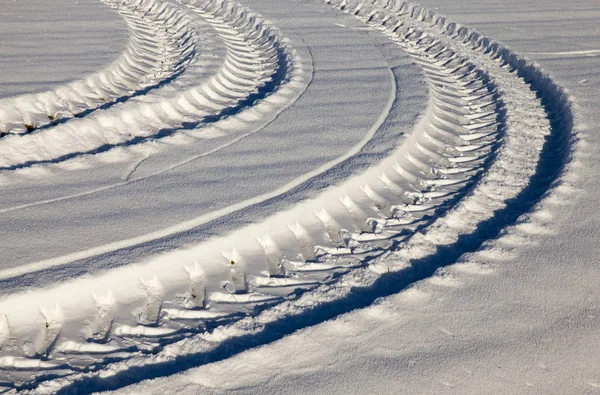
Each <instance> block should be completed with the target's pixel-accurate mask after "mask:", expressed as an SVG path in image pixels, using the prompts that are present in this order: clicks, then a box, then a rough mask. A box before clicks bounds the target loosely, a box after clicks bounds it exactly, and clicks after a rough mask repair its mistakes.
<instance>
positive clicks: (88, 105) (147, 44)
mask: <svg viewBox="0 0 600 395" xmlns="http://www.w3.org/2000/svg"><path fill="white" fill-rule="evenodd" d="M104 2H105V3H106V4H108V5H109V6H111V7H113V8H115V9H116V10H117V11H118V12H119V13H120V14H121V16H122V17H123V19H124V20H125V21H126V23H127V25H128V27H129V30H130V41H129V44H128V46H127V48H126V49H125V51H124V52H123V53H122V54H121V55H120V57H119V58H118V59H117V60H116V61H114V62H113V63H111V64H110V65H109V66H108V67H107V68H106V69H104V70H102V71H99V72H97V73H95V74H93V75H90V76H88V77H86V78H84V79H81V80H77V81H73V82H71V83H69V84H67V85H63V86H59V87H57V88H55V89H53V90H51V91H47V92H42V93H37V94H31V95H23V96H19V97H15V98H7V99H2V100H0V137H3V136H7V135H9V134H25V133H32V132H34V131H36V130H37V129H40V128H44V127H49V126H52V125H54V124H57V123H63V122H65V121H68V120H69V119H72V118H73V117H81V116H84V115H86V114H88V113H89V112H91V111H93V110H94V109H98V108H107V107H109V106H110V105H112V104H114V103H115V102H118V101H123V100H126V99H128V98H130V97H132V96H136V95H140V94H143V93H144V92H146V91H148V90H149V89H152V88H155V87H158V86H160V85H162V84H165V83H167V82H168V81H170V80H172V79H173V78H175V77H176V76H177V75H179V74H181V73H182V72H183V71H184V70H185V68H186V66H187V65H188V64H189V63H190V61H191V60H192V59H193V58H194V56H195V53H196V50H197V49H196V46H195V42H196V39H195V38H194V35H195V32H194V30H193V27H192V26H191V20H190V19H189V18H188V17H187V16H185V15H184V14H183V13H182V12H181V10H179V9H178V8H177V7H175V6H173V5H172V4H169V3H167V2H165V3H162V4H159V3H157V2H154V1H151V0H128V1H116V0H105V1H104Z"/></svg>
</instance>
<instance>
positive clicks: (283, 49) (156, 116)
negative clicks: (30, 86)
mask: <svg viewBox="0 0 600 395" xmlns="http://www.w3.org/2000/svg"><path fill="white" fill-rule="evenodd" d="M149 3H150V6H149V8H150V10H154V11H155V12H156V13H157V14H158V15H160V17H161V19H158V20H157V24H159V25H160V24H161V23H162V22H161V20H162V19H165V20H167V21H171V22H172V23H173V26H172V28H171V29H173V30H174V31H176V32H181V31H184V32H185V33H183V34H181V39H180V40H181V41H183V44H184V45H186V46H189V48H188V49H184V50H183V51H184V53H185V54H189V55H192V56H194V55H197V56H199V57H200V58H201V59H202V53H200V52H198V51H196V50H195V41H196V40H197V38H196V36H197V33H194V34H192V33H191V32H189V31H188V30H189V28H190V25H191V21H192V20H194V19H196V20H198V19H200V20H203V21H205V22H206V23H208V24H209V25H210V26H211V27H212V29H214V31H215V32H216V36H218V39H219V40H221V41H222V44H223V47H224V48H223V49H224V52H225V53H224V54H223V55H222V58H221V59H219V56H218V53H219V51H218V50H213V51H212V53H213V55H215V54H217V60H220V62H219V63H220V64H219V68H218V70H214V67H211V66H212V64H213V62H214V61H211V60H209V62H208V65H205V64H204V63H202V64H200V67H192V66H191V65H190V66H188V67H187V69H186V70H185V71H186V72H187V74H186V75H185V76H181V77H180V80H184V81H185V82H183V83H180V84H177V83H174V84H166V85H165V86H161V87H159V88H158V90H157V91H148V92H146V93H145V94H143V95H140V96H138V97H134V98H132V99H131V100H127V101H125V102H123V103H118V104H116V105H114V106H111V107H110V108H107V109H105V110H103V111H97V112H93V113H91V114H86V116H83V117H82V118H81V119H76V120H73V121H71V122H68V123H65V124H59V125H56V126H53V127H51V128H46V129H43V130H38V131H35V132H34V133H28V134H17V133H12V134H11V135H7V136H6V137H4V138H3V139H0V149H1V150H2V152H3V153H4V155H3V156H2V158H0V170H3V171H10V170H15V169H20V168H24V167H30V166H34V165H41V164H54V163H58V162H61V161H65V160H68V159H72V158H75V157H78V156H81V155H92V154H98V153H102V152H106V151H108V150H110V149H113V148H115V147H124V146H131V145H136V144H140V143H142V142H146V141H148V140H156V139H160V138H164V137H167V136H171V135H173V134H176V133H178V132H180V131H185V130H193V129H197V128H200V127H202V126H206V125H208V124H213V123H215V122H218V121H220V120H223V119H225V118H227V117H230V116H232V115H236V114H238V113H240V112H242V111H243V110H244V109H245V108H248V107H251V106H252V105H253V104H254V103H255V102H256V101H258V100H262V99H265V98H267V96H269V95H270V94H272V93H273V92H275V91H276V90H277V89H278V88H279V87H280V86H281V85H282V84H283V83H284V82H286V81H289V80H291V79H292V78H294V75H292V74H293V73H292V71H293V67H294V66H293V57H294V55H293V53H292V52H291V49H290V48H288V46H287V45H286V44H285V43H283V42H282V41H281V38H280V37H279V36H278V35H277V33H276V32H275V31H273V30H272V28H271V27H269V26H267V25H264V24H263V23H262V22H261V21H258V20H256V17H254V16H251V15H249V14H248V13H247V12H246V11H245V10H244V9H243V8H241V7H228V8H226V9H220V8H218V7H217V8H211V5H210V4H202V5H200V6H196V5H195V4H196V2H189V3H186V4H185V5H184V6H178V7H177V6H175V5H173V4H172V3H169V2H160V1H153V2H152V1H150V2H149ZM180 7H181V8H180ZM172 9H173V10H172ZM182 10H186V12H185V13H184V12H183V11H182ZM165 13H166V15H164V14H165ZM167 30H168V28H167ZM159 38H160V36H159ZM159 42H160V40H159ZM177 45H179V44H177ZM193 60H197V59H193ZM193 60H190V61H189V62H191V61H193ZM161 62H162V63H165V62H166V61H165V60H162V61H161ZM187 62H188V61H187V60H185V61H184V63H187ZM206 66H208V67H206ZM168 68H169V69H170V70H177V65H173V64H169V65H168ZM196 68H197V69H198V70H195V69H196ZM189 69H193V70H191V71H190V70H189ZM207 71H208V73H207ZM213 71H214V73H212V72H213ZM179 82H180V81H179ZM111 86H112V87H116V85H111ZM292 96H293V95H292ZM9 100H13V101H16V102H20V101H23V100H25V99H23V98H22V97H20V98H17V99H9ZM56 102H58V101H56ZM29 109H30V110H29V111H30V112H29V115H27V116H32V115H31V114H32V112H31V111H33V110H32V109H31V106H29ZM22 112H25V111H22ZM44 112H45V113H46V114H42V115H40V117H41V118H46V119H47V118H48V116H47V111H44ZM13 113H14V112H13ZM257 117H260V114H254V115H251V114H246V118H249V120H252V119H253V118H257ZM21 123H23V122H21ZM25 123H27V122H25ZM33 124H36V125H37V123H36V122H33ZM31 131H32V132H33V130H31Z"/></svg>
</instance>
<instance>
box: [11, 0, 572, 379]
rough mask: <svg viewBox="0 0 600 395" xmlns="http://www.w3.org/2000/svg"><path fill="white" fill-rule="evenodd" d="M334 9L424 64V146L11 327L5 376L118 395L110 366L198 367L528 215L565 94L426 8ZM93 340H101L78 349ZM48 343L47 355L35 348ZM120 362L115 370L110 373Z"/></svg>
mask: <svg viewBox="0 0 600 395" xmlns="http://www.w3.org/2000/svg"><path fill="white" fill-rule="evenodd" d="M326 2H327V3H328V4H330V5H331V6H334V7H336V8H338V9H340V10H342V11H344V12H347V13H350V14H352V15H355V16H356V17H358V18H360V19H361V20H363V21H364V22H365V23H367V24H369V25H370V26H371V27H373V28H376V29H379V30H380V31H381V32H382V33H383V34H386V35H387V36H388V37H389V38H390V39H391V40H393V41H394V42H396V43H397V44H398V45H399V46H400V47H401V48H402V49H404V50H405V51H407V52H408V53H410V54H411V55H412V56H413V57H414V59H415V62H417V63H418V64H419V65H420V66H421V67H422V68H423V70H424V74H425V77H426V79H427V80H428V82H429V84H430V92H431V101H430V105H429V108H428V110H427V113H426V114H425V115H424V117H423V119H422V120H421V122H419V124H417V125H416V127H415V130H414V131H413V134H412V135H411V136H410V137H409V138H407V139H406V140H405V141H404V142H403V145H402V146H401V147H400V148H399V149H398V151H397V152H396V153H395V154H394V155H393V156H392V157H391V158H389V159H387V160H385V161H384V162H382V163H381V164H380V165H379V166H377V167H375V168H373V169H371V170H369V171H367V172H366V173H365V174H363V175H360V176H357V177H355V178H353V179H351V180H349V181H348V182H346V183H344V184H343V185H341V186H339V187H336V188H333V189H331V190H329V191H326V192H324V193H323V194H322V195H321V196H320V197H319V199H317V200H315V201H310V202H306V203H303V204H301V205H299V206H298V207H296V208H294V209H292V210H290V212H287V213H283V214H280V215H278V216H275V217H274V218H273V219H270V220H267V221H266V222H265V224H263V225H260V226H255V227H254V228H250V229H249V230H248V231H246V232H245V233H244V232H243V231H240V232H239V233H237V234H234V235H231V236H230V238H229V239H227V240H226V244H228V245H234V246H235V247H236V248H235V249H234V250H232V251H230V250H225V252H223V249H222V246H223V245H225V243H216V244H213V247H211V245H206V247H205V248H199V249H196V250H194V251H191V252H189V253H185V252H184V253H178V254H177V256H174V260H177V262H180V264H179V266H180V267H179V268H178V269H177V270H175V268H174V267H173V266H172V265H171V266H170V267H169V270H168V272H167V271H165V269H164V263H165V262H161V261H160V260H157V261H156V262H155V263H150V264H148V265H144V266H139V267H137V268H136V269H135V270H134V271H133V272H131V271H130V273H129V274H128V275H124V276H122V277H120V278H119V281H120V283H119V284H111V287H110V290H109V292H108V294H107V296H106V297H104V296H101V297H100V296H97V295H94V296H93V297H92V298H91V300H92V301H93V306H91V307H90V306H87V304H89V303H87V302H85V301H83V302H82V301H77V302H76V303H75V304H74V305H73V306H71V305H68V303H67V304H65V305H57V306H56V308H55V309H54V310H51V311H44V312H43V313H44V316H45V328H42V329H41V330H40V329H37V332H36V329H33V332H28V331H29V330H32V329H27V330H25V331H21V332H20V333H18V332H19V331H13V330H11V329H9V326H8V324H2V322H1V321H0V334H2V335H1V336H0V338H2V339H6V340H4V344H6V345H5V347H4V348H3V349H2V353H3V354H4V355H7V356H5V357H3V358H0V364H1V365H2V366H3V368H4V369H13V370H16V369H21V373H20V377H21V380H23V381H29V382H30V384H29V385H31V386H32V387H35V386H37V385H38V384H39V381H37V379H35V377H34V376H35V375H36V374H37V372H39V371H40V369H41V370H42V371H49V370H53V371H54V372H55V374H57V375H65V378H64V379H57V380H54V381H52V382H49V383H48V384H44V385H45V386H46V387H44V388H59V387H65V388H66V390H68V389H69V386H70V385H77V383H79V384H81V382H82V381H83V382H85V383H87V384H90V383H92V384H96V385H97V386H98V387H99V388H102V380H104V378H99V375H98V370H99V369H100V370H101V371H102V375H104V377H107V376H108V377H109V376H111V375H121V374H123V375H125V374H126V373H123V372H126V371H127V370H128V369H132V368H133V367H137V368H140V369H143V368H144V367H146V366H147V365H148V364H165V363H170V361H173V360H175V358H180V357H181V356H182V355H201V356H202V355H206V356H207V358H208V360H210V358H211V357H210V356H212V355H218V350H219V348H220V347H221V346H222V345H223V347H227V344H224V343H225V342H226V341H228V340H232V339H238V338H241V337H244V336H252V335H253V334H260V333H262V332H263V331H264V330H265V328H268V327H269V325H273V324H274V323H276V322H281V321H285V320H294V319H295V317H298V316H301V315H302V314H305V313H306V312H308V311H310V310H311V309H314V308H315V306H317V305H320V304H325V305H326V304H327V303H333V302H335V301H339V300H344V298H349V295H351V294H352V290H353V289H355V288H357V287H359V288H362V289H367V290H368V289H369V288H370V287H373V285H374V284H375V283H376V282H377V281H378V280H379V279H380V278H381V276H382V274H384V273H390V272H400V271H403V270H408V269H409V268H411V266H412V265H413V264H416V263H418V262H419V261H420V260H423V259H424V258H427V257H430V256H435V254H436V253H438V252H439V251H441V250H442V249H443V248H446V247H449V246H453V245H454V244H456V243H457V242H458V240H459V239H460V238H461V237H462V236H464V235H469V234H471V233H473V232H475V231H476V230H477V228H478V226H479V224H481V223H484V222H486V221H489V220H490V219H492V218H493V217H494V215H495V214H496V213H498V212H501V211H502V210H504V209H505V208H506V207H508V206H510V205H512V206H515V205H516V206H519V204H520V202H519V201H518V199H519V196H520V195H521V193H522V191H523V190H524V189H525V188H527V187H528V185H529V183H530V182H531V180H532V179H533V178H535V177H536V174H537V172H538V166H539V164H540V160H541V157H540V155H541V153H542V152H543V150H544V145H545V142H546V139H547V138H549V137H551V136H552V134H553V133H556V131H553V127H555V126H556V124H553V123H551V121H550V116H551V115H555V114H554V113H552V112H554V111H558V112H560V111H564V112H565V116H566V115H568V111H569V110H568V109H567V108H560V103H562V102H563V101H564V98H561V97H560V95H561V91H560V89H559V88H558V87H556V86H555V85H553V83H552V82H551V81H548V80H547V79H545V77H544V76H543V75H542V74H541V73H540V72H539V71H538V70H537V69H535V68H533V67H532V66H530V65H528V64H527V63H525V62H524V61H523V60H521V59H520V58H519V57H518V56H517V55H515V54H514V53H512V52H510V51H508V50H506V49H505V48H502V47H501V46H500V45H498V44H496V43H494V42H492V41H491V40H489V39H487V38H485V37H483V36H481V35H480V34H479V33H477V32H474V31H473V30H470V29H468V28H465V27H462V26H459V25H457V24H455V23H453V22H449V21H447V20H446V19H445V18H443V17H440V16H438V15H436V14H435V13H433V12H431V11H429V10H426V9H423V8H421V7H419V6H417V5H414V4H408V3H403V2H400V1H394V0H375V1H373V0H356V1H347V0H343V1H338V0H327V1H326ZM219 4H220V3H219ZM232 48H235V49H238V47H237V46H235V45H232ZM239 49H240V50H241V49H242V48H239ZM524 75H526V76H527V78H528V79H527V80H525V79H524V77H523V76H524ZM538 96H539V97H538ZM515 210H517V211H518V210H520V209H519V208H518V207H516V208H515ZM260 232H264V233H265V235H264V237H259V238H258V239H257V240H256V241H248V235H249V234H252V235H255V234H257V233H260ZM201 247H202V246H201ZM211 248H212V250H211ZM220 255H222V256H221V259H220V260H218V259H214V257H215V256H220ZM168 262H169V263H170V264H172V263H173V260H168ZM199 262H201V263H202V264H200V263H199ZM121 273H122V274H124V273H125V271H122V272H121ZM127 276H129V277H127ZM109 278H113V277H110V274H108V275H107V277H106V278H105V277H103V276H100V277H98V279H97V281H106V280H107V279H109ZM140 279H143V280H140ZM82 284H83V283H82ZM135 284H137V285H135ZM68 289H69V288H68V286H66V287H65V290H68ZM79 289H81V285H80V286H79V287H76V286H74V287H73V289H72V291H73V292H77V291H78V290H79ZM132 289H135V291H133V292H132ZM16 302H18V300H15V301H14V302H13V303H16ZM273 305H274V306H273ZM134 306H135V307H134ZM75 307H77V308H79V309H81V311H82V312H84V313H82V314H88V316H87V317H88V318H87V322H85V323H84V322H82V321H72V320H73V319H72V318H71V319H70V320H71V321H68V322H66V321H62V319H61V317H62V314H61V311H62V310H64V309H67V310H72V309H73V308H75ZM92 313H93V314H92ZM82 333H83V334H84V337H85V339H86V340H76V338H77V336H75V335H74V334H79V336H81V334H82ZM24 334H25V335H24ZM32 334H33V335H35V339H36V340H35V341H33V343H32V344H33V346H29V347H25V346H26V344H29V343H25V344H24V343H23V341H22V339H23V338H26V337H27V335H28V336H29V337H30V338H31V336H32ZM24 349H26V350H29V354H28V355H29V356H30V357H31V358H24V357H23V354H22V353H23V351H22V350H24ZM148 353H149V354H153V355H154V356H153V357H152V358H150V357H148V355H147V354H148ZM82 356H85V358H82ZM107 361H111V364H110V368H109V369H110V372H109V371H108V370H104V371H103V370H102V366H104V364H105V363H106V362H107ZM118 361H120V362H118ZM88 370H89V371H88ZM77 372H78V373H77ZM73 383H74V384H73ZM11 385H14V382H13V384H11ZM92 388H93V385H92Z"/></svg>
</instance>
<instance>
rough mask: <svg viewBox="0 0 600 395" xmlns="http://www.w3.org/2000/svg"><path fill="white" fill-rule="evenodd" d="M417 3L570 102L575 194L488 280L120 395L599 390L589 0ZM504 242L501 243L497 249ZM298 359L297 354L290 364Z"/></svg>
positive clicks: (413, 297)
mask: <svg viewBox="0 0 600 395" xmlns="http://www.w3.org/2000/svg"><path fill="white" fill-rule="evenodd" d="M421 3H422V4H423V5H425V6H427V7H430V8H437V7H439V8H438V11H439V12H441V13H442V14H444V15H447V16H449V17H451V18H452V19H453V20H456V21H460V22H463V23H465V24H467V25H468V26H472V27H475V28H477V29H478V30H480V31H482V32H484V33H485V34H486V35H488V36H490V37H493V38H495V39H498V40H501V41H502V42H503V43H505V44H506V45H508V46H509V47H510V48H511V49H513V50H515V51H516V52H517V53H520V54H524V55H526V56H527V57H528V58H530V59H533V60H535V61H537V62H538V63H539V64H540V66H541V67H542V68H543V69H544V70H545V71H546V72H549V73H550V74H551V75H552V77H553V78H555V79H556V80H557V81H559V83H560V84H561V85H562V86H564V87H566V88H567V89H568V90H569V92H570V94H572V95H573V99H574V101H575V102H576V103H577V107H576V115H577V121H578V122H577V123H578V126H577V127H578V128H579V129H580V133H581V134H580V135H581V138H582V141H581V143H582V144H581V149H580V151H579V152H578V154H577V155H576V158H577V159H576V163H577V169H578V170H577V171H576V174H577V178H576V180H575V179H574V180H573V186H574V187H575V188H576V189H577V192H573V193H565V194H559V197H556V198H555V199H552V198H550V197H549V198H547V200H546V201H545V202H544V203H543V204H542V206H541V208H540V212H539V214H538V218H540V219H543V222H542V224H541V229H539V230H537V231H534V232H524V234H522V235H519V237H522V239H520V240H517V241H518V244H519V246H518V248H517V249H516V253H515V254H514V255H512V254H503V253H501V252H500V253H496V254H494V255H490V256H487V257H486V259H485V261H484V263H486V269H485V270H483V269H479V268H477V267H476V266H475V265H473V264H470V263H461V264H457V265H454V266H451V267H449V268H447V269H445V270H443V271H442V272H441V273H438V275H436V276H435V277H432V278H430V279H425V280H422V281H420V282H418V283H416V284H415V285H414V286H412V287H411V288H409V289H408V290H405V291H403V292H400V293H398V294H395V295H392V296H389V297H385V298H382V299H380V300H378V301H377V302H376V303H374V305H373V306H370V307H367V308H364V309H359V310H357V311H352V312H349V313H347V314H345V315H342V316H340V317H338V318H336V319H333V320H331V321H327V322H324V323H322V324H319V325H316V326H314V327H310V328H307V329H303V330H301V331H299V332H298V333H294V334H293V335H290V336H286V337H284V338H283V339H282V340H279V341H276V342H274V343H272V344H268V345H265V346H261V347H259V348H256V349H251V350H248V351H246V352H243V353H242V354H240V355H237V356H234V357H232V358H228V359H226V360H224V361H222V362H217V363H212V364H207V365H205V366H202V367H199V368H195V369H191V370H189V371H186V372H185V373H183V374H179V375H175V376H170V377H168V378H165V379H156V380H151V381H148V382H143V383H141V384H139V385H136V386H132V387H128V388H126V389H124V390H122V391H119V393H130V394H133V393H158V392H160V391H161V390H162V391H164V390H165V389H166V388H168V389H169V391H183V392H186V393H206V394H212V393H214V394H220V393H235V394H254V393H258V392H260V393H286V394H320V393H332V394H347V393H376V394H398V393H457V394H464V393H496V394H498V393H505V394H515V393H535V394H547V393H565V394H566V393H573V394H575V393H595V392H597V391H600V368H599V366H600V333H599V332H598V327H599V325H600V321H599V320H600V314H599V313H600V310H599V309H600V291H599V288H598V284H599V281H600V273H599V271H598V260H597V256H598V254H599V253H600V251H598V243H597V242H596V240H597V238H598V231H599V228H600V222H599V220H598V217H597V216H596V215H595V212H596V204H595V201H596V199H595V198H594V196H597V194H598V193H599V191H598V188H597V175H598V174H600V173H599V172H598V169H597V166H598V163H597V161H596V160H595V157H596V155H595V154H594V150H595V148H594V147H597V146H598V144H599V143H600V141H598V136H597V135H596V134H595V133H594V131H595V130H597V129H598V122H597V118H596V114H597V111H598V102H597V100H596V99H595V96H596V92H597V91H598V88H599V87H600V79H599V74H598V67H600V59H599V58H598V54H597V50H598V48H600V40H599V39H598V32H599V31H598V23H597V22H598V20H599V18H600V8H599V7H598V3H597V2H593V1H581V2H569V3H562V2H555V3H552V4H551V5H550V4H548V2H540V1H519V2H503V3H498V2H487V1H460V2H452V3H448V2H443V3H442V2H438V1H435V0H433V1H431V0H425V1H421ZM498 244H500V243H498ZM290 356H293V357H290Z"/></svg>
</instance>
